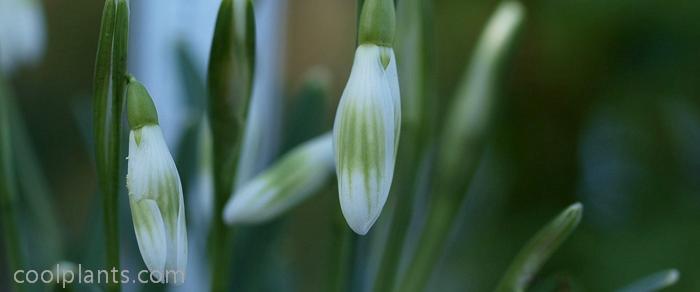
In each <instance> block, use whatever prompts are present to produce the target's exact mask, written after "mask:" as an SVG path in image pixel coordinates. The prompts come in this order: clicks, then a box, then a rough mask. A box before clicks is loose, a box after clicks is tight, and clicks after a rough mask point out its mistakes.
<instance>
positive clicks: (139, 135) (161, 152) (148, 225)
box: [126, 78, 187, 283]
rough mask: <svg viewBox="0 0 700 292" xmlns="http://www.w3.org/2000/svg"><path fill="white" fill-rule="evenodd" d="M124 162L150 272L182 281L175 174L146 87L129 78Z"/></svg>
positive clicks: (181, 223) (182, 234)
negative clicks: (126, 151) (126, 140)
mask: <svg viewBox="0 0 700 292" xmlns="http://www.w3.org/2000/svg"><path fill="white" fill-rule="evenodd" d="M127 110H128V121H129V127H130V128H131V133H130V134H129V158H128V159H129V165H128V174H127V178H126V185H127V188H128V190H129V203H130V205H131V215H132V218H133V222H134V231H135V232H136V239H137V241H138V245H139V250H140V251H141V256H142V257H143V260H144V262H145V263H146V266H147V267H148V269H149V270H150V271H151V273H152V275H153V276H154V277H155V278H157V279H159V280H160V281H167V282H168V283H182V282H184V278H185V267H186V265H187V230H186V227H185V208H184V204H183V198H182V185H181V183H180V176H179V175H178V172H177V169H176V168H175V162H174V161H173V158H172V156H171V155H170V151H169V150H168V146H167V145H166V144H165V140H164V138H163V132H162V131H161V129H160V127H159V126H158V114H157V112H156V108H155V105H154V104H153V100H152V99H151V97H150V95H149V94H148V92H147V91H146V88H145V87H144V86H143V85H141V84H140V83H139V82H138V81H136V80H134V79H133V78H130V80H129V85H128V89H127Z"/></svg>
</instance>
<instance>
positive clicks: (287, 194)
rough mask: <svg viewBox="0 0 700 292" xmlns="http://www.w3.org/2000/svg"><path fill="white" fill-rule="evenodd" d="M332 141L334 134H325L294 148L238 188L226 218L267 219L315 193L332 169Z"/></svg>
mask: <svg viewBox="0 0 700 292" xmlns="http://www.w3.org/2000/svg"><path fill="white" fill-rule="evenodd" d="M332 145H333V143H332V141H331V135H330V134H326V135H323V136H320V137H318V138H315V139H313V140H310V141H308V142H306V143H304V144H301V145H300V146H297V147H296V148H294V149H292V150H291V152H290V153H289V154H287V155H285V156H284V157H282V158H281V159H280V161H279V162H277V163H275V164H274V165H273V166H271V167H270V168H269V169H268V170H266V171H264V172H262V173H261V174H259V175H258V176H256V177H255V178H253V179H252V180H251V181H250V182H248V183H247V184H245V185H243V187H241V188H240V189H239V190H238V191H236V193H235V194H234V195H233V196H232V198H231V199H230V200H229V202H228V203H227V204H226V208H225V209H224V221H226V223H228V224H237V223H260V222H264V221H267V220H270V219H273V218H275V217H276V216H278V215H280V214H282V213H283V212H285V211H287V210H289V209H291V208H292V207H294V206H296V205H297V204H299V203H301V202H302V201H304V199H306V198H308V197H309V196H310V195H313V194H314V193H316V192H317V191H318V190H319V189H320V188H321V187H323V186H324V183H325V182H326V180H327V178H328V177H329V176H330V174H331V173H333V165H334V161H333V146H332Z"/></svg>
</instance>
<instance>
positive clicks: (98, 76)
mask: <svg viewBox="0 0 700 292" xmlns="http://www.w3.org/2000/svg"><path fill="white" fill-rule="evenodd" d="M116 8H117V5H116V2H115V0H106V1H105V6H104V10H103V12H102V23H101V24H100V37H99V41H98V43H97V59H96V61H95V79H94V88H93V90H94V91H93V125H94V131H95V133H94V134H95V161H96V163H97V172H98V178H99V180H100V183H101V184H104V183H106V181H107V177H106V174H107V151H108V144H107V133H108V129H107V122H108V113H109V106H108V104H109V103H108V102H109V89H110V88H109V84H110V76H111V68H112V46H113V43H114V19H115V13H116ZM105 189H106V187H105V186H104V185H103V187H102V190H103V191H104V190H105Z"/></svg>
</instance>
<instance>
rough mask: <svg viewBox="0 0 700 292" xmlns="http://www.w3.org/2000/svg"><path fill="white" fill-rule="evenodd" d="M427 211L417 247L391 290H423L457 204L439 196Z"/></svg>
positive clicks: (455, 212) (438, 254)
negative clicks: (397, 283)
mask: <svg viewBox="0 0 700 292" xmlns="http://www.w3.org/2000/svg"><path fill="white" fill-rule="evenodd" d="M433 203H434V204H433V205H432V208H431V209H430V211H429V213H428V215H427V216H428V221H427V222H426V224H425V226H424V229H423V232H422V234H421V237H420V241H419V242H418V248H417V250H416V252H415V256H414V258H413V259H412V262H411V264H410V265H409V266H408V268H407V271H406V273H405V274H404V277H403V278H402V281H401V283H400V285H398V289H394V290H393V291H402V292H403V291H406V292H411V291H423V289H424V288H425V285H426V284H427V282H428V280H429V279H430V276H431V275H432V271H433V267H435V263H436V262H437V261H438V260H439V258H440V255H441V254H442V247H443V245H444V242H445V239H446V238H447V236H448V235H449V232H450V229H451V227H452V222H453V221H454V218H455V217H456V215H457V213H458V212H457V211H458V210H459V206H460V205H461V204H457V203H455V202H452V201H451V200H449V198H448V197H447V196H439V197H438V199H437V200H435V201H434V202H433Z"/></svg>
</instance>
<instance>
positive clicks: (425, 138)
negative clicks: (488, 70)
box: [374, 0, 435, 292]
mask: <svg viewBox="0 0 700 292" xmlns="http://www.w3.org/2000/svg"><path fill="white" fill-rule="evenodd" d="M396 13H397V16H396V21H397V27H396V44H395V45H394V47H395V48H396V55H397V59H398V60H400V62H399V63H398V64H397V65H398V69H399V72H400V74H399V80H400V82H399V85H400V87H401V140H400V141H399V148H398V154H397V155H398V156H397V158H396V173H395V174H394V183H393V186H392V188H391V193H390V195H389V201H388V202H387V205H388V206H389V208H393V209H394V212H393V215H391V216H393V218H388V219H391V224H390V226H389V227H388V228H389V231H388V234H389V235H388V238H387V242H386V244H385V245H384V246H383V247H382V248H383V249H384V250H383V252H382V253H381V254H382V257H381V260H380V263H379V269H378V271H377V275H376V277H375V283H374V291H375V292H381V291H391V289H392V288H393V286H394V285H395V282H396V278H397V274H398V272H399V271H398V270H399V262H400V260H401V256H402V254H403V252H404V246H405V244H404V241H405V238H406V234H407V233H408V229H409V226H410V222H411V218H412V215H413V214H414V208H413V203H414V197H415V193H416V189H417V188H416V181H419V179H418V176H419V175H420V173H421V167H420V164H421V161H422V160H423V159H422V157H423V155H425V152H426V149H427V148H428V145H429V143H431V142H432V141H433V139H432V137H431V136H432V135H431V134H430V130H432V126H433V123H432V111H433V110H434V108H435V107H434V106H433V105H432V104H434V99H433V98H431V92H432V88H433V87H432V84H433V82H432V78H433V77H432V76H434V74H431V64H432V52H431V51H432V48H431V45H430V44H431V43H432V42H431V39H430V37H431V36H432V31H431V27H430V25H431V18H432V1H430V0H404V1H401V2H400V3H399V4H398V5H397V7H396ZM389 214H391V213H389ZM388 219H384V220H388ZM380 220H382V219H380Z"/></svg>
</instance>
